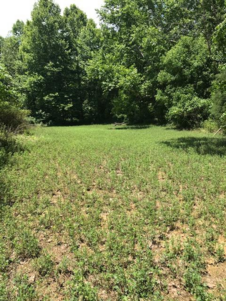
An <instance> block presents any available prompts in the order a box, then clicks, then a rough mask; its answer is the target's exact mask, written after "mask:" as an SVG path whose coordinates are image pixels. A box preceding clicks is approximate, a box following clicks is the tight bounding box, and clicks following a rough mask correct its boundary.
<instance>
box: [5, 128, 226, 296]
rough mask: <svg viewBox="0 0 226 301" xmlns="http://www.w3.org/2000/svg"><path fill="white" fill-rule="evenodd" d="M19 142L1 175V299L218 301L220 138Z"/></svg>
mask: <svg viewBox="0 0 226 301" xmlns="http://www.w3.org/2000/svg"><path fill="white" fill-rule="evenodd" d="M18 139H19V143H20V144H22V145H24V147H23V148H21V149H23V152H22V151H19V152H17V153H15V154H14V156H13V158H12V159H11V160H10V162H9V164H7V165H5V166H4V167H3V168H2V170H1V182H0V185H1V187H2V189H3V190H2V195H1V217H2V225H3V226H2V228H1V230H0V231H1V232H0V234H1V239H0V254H1V255H0V270H1V272H2V277H1V278H0V280H1V281H0V282H1V284H0V295H2V296H7V298H8V300H60V299H59V298H61V300H190V298H191V297H192V296H193V298H194V299H197V300H224V299H223V298H224V296H225V293H226V291H225V289H226V281H225V279H224V277H221V276H220V275H221V274H220V273H222V270H224V269H225V268H226V264H225V262H224V260H225V255H226V254H225V250H226V248H225V246H226V240H225V238H226V236H225V234H226V221H225V220H226V219H225V209H226V208H225V207H226V201H225V191H226V177H225V173H226V159H225V154H226V143H225V140H224V139H223V138H219V137H213V135H212V134H209V135H208V134H204V133H201V132H198V131H197V132H188V131H175V130H173V129H168V128H164V127H149V128H148V127H147V128H127V127H122V128H114V127H112V126H111V125H106V126H83V127H68V128H54V127H53V128H37V129H36V130H35V131H34V135H33V136H25V137H20V138H18ZM215 267H217V268H218V271H219V273H218V274H217V272H216V271H215V270H214V268H215ZM43 296H44V297H43ZM4 298H5V297H3V299H1V297H0V300H5V299H4ZM19 298H20V299H19ZM43 298H44V299H43ZM82 298H83V299H82ZM217 298H218V299H217ZM220 298H221V299H220Z"/></svg>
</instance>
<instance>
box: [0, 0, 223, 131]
mask: <svg viewBox="0 0 226 301" xmlns="http://www.w3.org/2000/svg"><path fill="white" fill-rule="evenodd" d="M225 14H226V5H225V0H198V1H185V0H180V1H175V0H164V1H159V0H123V1H121V0H120V1H119V0H106V1H105V4H104V6H103V7H102V8H101V9H100V11H99V16H100V19H101V27H100V29H98V28H97V27H96V25H95V23H94V22H93V21H92V20H88V19H87V17H86V15H85V14H84V13H83V12H82V11H81V10H79V9H78V8H77V7H76V6H75V5H71V6H70V7H69V8H66V9H65V11H64V12H63V14H61V11H60V8H59V6H58V5H57V4H55V3H54V2H53V1H52V0H39V1H38V2H37V3H36V4H35V6H34V9H33V11H32V15H31V21H28V22H27V23H26V24H24V23H23V22H21V21H17V22H16V23H15V25H14V26H13V29H12V32H11V35H10V36H8V37H7V38H5V39H3V38H1V39H0V52H1V63H2V64H4V65H5V67H6V68H7V71H8V72H9V73H10V75H11V76H13V82H14V84H15V87H16V92H17V97H18V98H19V99H20V101H21V105H22V107H23V108H27V109H29V110H30V111H31V114H32V116H33V117H35V119H36V120H37V121H43V122H45V123H49V124H81V123H100V122H106V121H110V120H117V119H118V120H126V121H128V122H130V123H166V122H170V123H173V124H174V125H176V126H177V127H180V128H194V127H199V126H200V125H201V124H202V123H203V121H205V120H207V119H208V118H212V119H214V120H216V121H217V123H218V124H222V118H223V117H222V116H224V114H225V98H224V93H225V92H224V91H225V90H224V88H223V83H222V78H223V77H224V74H225V73H224V69H225V55H226V50H225V49H226V44H225V43H226V39H225V36H226V34H225V33H226V21H225ZM211 93H212V95H211Z"/></svg>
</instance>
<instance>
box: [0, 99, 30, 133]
mask: <svg viewBox="0 0 226 301" xmlns="http://www.w3.org/2000/svg"><path fill="white" fill-rule="evenodd" d="M28 114H29V112H28V111H26V110H20V109H18V108H16V107H11V106H10V105H4V106H2V105H0V125H3V126H5V128H6V129H8V130H9V131H13V132H16V133H18V132H23V131H24V130H25V129H26V128H27V127H28V122H27V121H26V117H27V116H28Z"/></svg>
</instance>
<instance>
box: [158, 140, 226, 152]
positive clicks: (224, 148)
mask: <svg viewBox="0 0 226 301" xmlns="http://www.w3.org/2000/svg"><path fill="white" fill-rule="evenodd" d="M162 143H163V144H165V145H167V146H169V147H171V148H175V149H182V150H189V149H193V150H194V151H195V152H196V153H197V154H199V155H218V156H225V155H226V138H208V137H203V138H198V137H183V138H178V139H172V140H168V141H164V142H162Z"/></svg>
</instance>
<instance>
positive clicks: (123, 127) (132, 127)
mask: <svg viewBox="0 0 226 301" xmlns="http://www.w3.org/2000/svg"><path fill="white" fill-rule="evenodd" d="M150 127H151V125H116V126H115V125H114V124H113V125H112V127H111V128H109V130H143V129H149V128H150Z"/></svg>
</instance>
